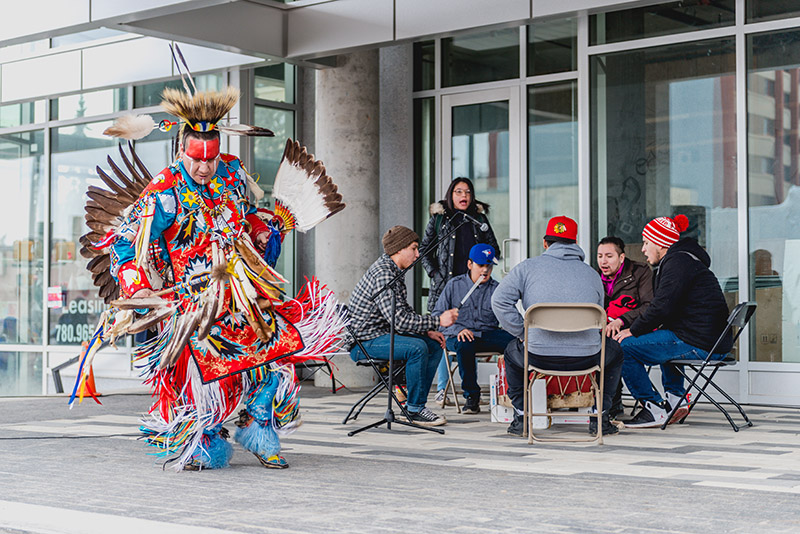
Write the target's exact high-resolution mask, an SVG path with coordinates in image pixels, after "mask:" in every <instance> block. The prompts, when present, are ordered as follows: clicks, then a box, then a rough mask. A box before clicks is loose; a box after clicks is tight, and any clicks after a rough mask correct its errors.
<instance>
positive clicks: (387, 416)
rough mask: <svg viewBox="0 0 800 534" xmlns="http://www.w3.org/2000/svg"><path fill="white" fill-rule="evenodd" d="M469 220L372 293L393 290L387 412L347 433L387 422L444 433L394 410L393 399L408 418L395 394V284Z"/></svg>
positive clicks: (465, 221)
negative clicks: (399, 415) (417, 422)
mask: <svg viewBox="0 0 800 534" xmlns="http://www.w3.org/2000/svg"><path fill="white" fill-rule="evenodd" d="M468 222H471V221H470V220H469V219H467V218H466V217H462V221H461V223H459V224H458V226H456V227H455V228H453V229H452V230H451V231H450V232H448V233H446V234H443V235H440V236H439V238H438V239H437V240H436V241H434V242H433V243H431V244H430V245H429V246H428V248H426V249H425V250H424V251H422V252H420V254H419V257H418V258H417V259H416V260H414V261H413V262H412V263H411V265H409V266H408V267H406V268H405V269H401V270H400V272H399V273H397V275H395V277H394V278H392V279H391V280H389V282H387V283H386V285H385V286H383V287H382V288H380V289H379V290H378V291H376V292H375V294H374V295H372V297H370V300H372V301H374V300H375V299H376V298H378V296H379V295H380V294H381V293H383V292H384V291H386V290H387V289H389V290H391V292H392V307H391V310H392V311H391V314H392V317H391V320H390V321H389V378H388V381H386V380H384V379H383V377H381V381H382V382H383V383H384V385H386V387H387V389H388V390H389V396H388V398H387V401H386V413H384V415H383V419H381V420H380V421H376V422H374V423H370V424H368V425H366V426H363V427H361V428H358V429H356V430H353V431H352V432H348V433H347V435H348V436H353V435H355V434H358V433H359V432H362V431H364V430H369V429H371V428H375V427H379V426H381V425H383V424H386V429H387V430H391V429H392V423H397V424H400V425H405V426H410V427H413V428H419V429H421V430H428V431H430V432H436V433H438V434H444V429H442V428H437V427H427V426H422V425H418V424H416V423H412V422H411V421H401V420H399V419H396V418H395V415H394V410H392V400H394V402H395V403H396V404H397V407H398V408H400V411H401V412H403V415H405V416H406V418H408V411H407V410H406V407H405V406H403V405H402V404H401V403H400V401H399V400H397V397H396V396H395V394H394V385H393V380H394V334H395V320H396V318H395V314H396V306H397V294H396V293H395V288H394V285H395V283H396V282H398V281H399V280H400V279H402V278H404V277H405V275H406V273H407V272H408V271H410V270H411V269H413V268H414V266H416V265H417V264H418V263H419V262H420V261H422V258H424V257H425V256H427V255H428V254H430V253H431V251H433V250H436V248H438V246H439V243H441V242H442V241H444V240H445V239H449V238H450V236H451V235H453V234H454V233H455V232H456V231H457V230H458V229H459V228H461V227H462V226H464V225H465V224H467V223H468ZM473 224H474V223H473ZM356 339H358V338H356ZM358 346H359V348H361V350H362V351H363V352H364V354H365V355H366V356H367V358H369V359H370V360H372V356H370V355H369V353H367V351H366V350H365V349H364V347H363V346H362V345H361V343H360V342H359V343H358ZM379 376H380V375H379Z"/></svg>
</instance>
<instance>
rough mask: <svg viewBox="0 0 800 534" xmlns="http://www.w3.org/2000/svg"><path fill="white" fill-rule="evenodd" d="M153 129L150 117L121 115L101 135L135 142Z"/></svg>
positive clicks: (153, 124)
mask: <svg viewBox="0 0 800 534" xmlns="http://www.w3.org/2000/svg"><path fill="white" fill-rule="evenodd" d="M155 127H156V123H155V121H154V120H153V117H151V116H150V115H123V116H122V117H120V118H118V119H117V120H115V121H114V124H112V125H111V126H109V127H108V128H106V129H105V131H104V132H103V135H108V136H110V137H121V138H123V139H128V140H130V141H135V140H137V139H141V138H143V137H147V136H148V135H149V134H150V132H152V131H153V129H155Z"/></svg>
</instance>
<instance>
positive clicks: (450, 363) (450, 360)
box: [441, 350, 502, 413]
mask: <svg viewBox="0 0 800 534" xmlns="http://www.w3.org/2000/svg"><path fill="white" fill-rule="evenodd" d="M500 354H502V352H476V353H475V359H476V360H477V359H482V360H484V361H489V359H490V358H492V357H493V356H498V355H500ZM444 357H445V361H446V362H447V386H445V388H444V392H445V395H444V399H443V400H442V404H441V406H442V408H444V405H445V404H446V402H445V401H446V400H447V391H448V390H450V392H451V393H452V394H453V403H455V405H456V410H458V413H461V403H459V402H458V393H457V392H456V382H455V379H454V378H453V376H454V374H455V372H456V369H458V360H457V359H456V353H455V351H452V350H445V351H444Z"/></svg>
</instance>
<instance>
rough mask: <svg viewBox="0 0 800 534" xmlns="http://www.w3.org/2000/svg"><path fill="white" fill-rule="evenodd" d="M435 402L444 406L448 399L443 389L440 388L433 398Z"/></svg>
mask: <svg viewBox="0 0 800 534" xmlns="http://www.w3.org/2000/svg"><path fill="white" fill-rule="evenodd" d="M433 402H435V403H436V404H438V405H439V406H440V407H442V408H444V403H445V402H447V401H446V395H445V394H444V390H443V389H440V390H439V391H437V392H436V396H435V397H434V398H433Z"/></svg>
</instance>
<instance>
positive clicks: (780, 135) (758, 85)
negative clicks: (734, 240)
mask: <svg viewBox="0 0 800 534" xmlns="http://www.w3.org/2000/svg"><path fill="white" fill-rule="evenodd" d="M747 123H748V143H747V146H748V154H747V156H748V171H747V178H748V199H749V215H750V293H751V295H750V296H751V298H754V299H755V300H756V302H757V303H758V311H757V312H756V315H755V317H754V318H753V319H754V322H755V324H754V325H753V326H751V329H752V330H751V331H754V332H755V334H754V335H752V336H751V343H752V347H753V350H752V351H751V359H753V360H757V361H772V362H798V361H800V326H799V325H800V31H796V30H795V31H790V32H781V33H771V34H760V35H751V36H748V75H747Z"/></svg>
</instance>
